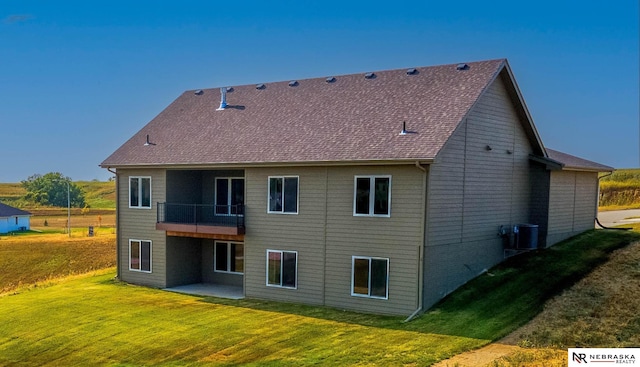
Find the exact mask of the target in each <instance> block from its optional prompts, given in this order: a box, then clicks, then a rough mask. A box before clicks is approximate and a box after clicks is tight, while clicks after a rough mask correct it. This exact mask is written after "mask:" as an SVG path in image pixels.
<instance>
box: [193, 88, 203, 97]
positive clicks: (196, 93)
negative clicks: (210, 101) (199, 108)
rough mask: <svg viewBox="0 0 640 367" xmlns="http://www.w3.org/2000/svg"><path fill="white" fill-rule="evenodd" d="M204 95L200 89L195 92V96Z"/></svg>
mask: <svg viewBox="0 0 640 367" xmlns="http://www.w3.org/2000/svg"><path fill="white" fill-rule="evenodd" d="M202 93H204V92H203V91H202V89H198V90H197V91H195V92H193V94H195V95H196V96H201V95H202Z"/></svg>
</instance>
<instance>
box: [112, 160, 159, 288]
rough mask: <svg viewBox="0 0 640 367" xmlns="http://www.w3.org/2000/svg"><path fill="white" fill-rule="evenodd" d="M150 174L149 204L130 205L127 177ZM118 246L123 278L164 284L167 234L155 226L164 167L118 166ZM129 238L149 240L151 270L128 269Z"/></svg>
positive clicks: (119, 264)
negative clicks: (122, 167)
mask: <svg viewBox="0 0 640 367" xmlns="http://www.w3.org/2000/svg"><path fill="white" fill-rule="evenodd" d="M131 176H143V177H151V208H150V209H147V208H144V209H143V208H140V209H138V208H129V177H131ZM118 177H119V179H118V184H119V187H118V194H119V197H118V217H119V218H118V219H119V221H118V246H120V258H119V259H118V260H119V261H118V266H119V267H120V276H121V278H122V280H124V281H126V282H131V283H136V284H142V285H148V286H152V287H165V286H166V276H165V274H166V264H165V259H166V236H165V234H164V232H163V231H158V230H156V229H155V225H156V220H157V218H156V216H157V203H158V202H164V201H165V192H166V189H165V170H163V169H156V170H134V169H118ZM129 239H136V240H150V241H152V254H151V266H152V268H151V271H152V272H151V273H142V272H137V271H130V270H129Z"/></svg>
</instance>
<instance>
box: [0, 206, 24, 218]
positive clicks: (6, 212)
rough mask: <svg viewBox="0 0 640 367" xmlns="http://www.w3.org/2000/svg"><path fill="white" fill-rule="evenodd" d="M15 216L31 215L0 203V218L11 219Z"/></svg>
mask: <svg viewBox="0 0 640 367" xmlns="http://www.w3.org/2000/svg"><path fill="white" fill-rule="evenodd" d="M17 215H31V213H29V212H27V211H24V210H21V209H18V208H14V207H12V206H9V205H7V204H3V203H0V218H6V217H13V216H17Z"/></svg>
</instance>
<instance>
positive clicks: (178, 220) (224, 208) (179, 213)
mask: <svg viewBox="0 0 640 367" xmlns="http://www.w3.org/2000/svg"><path fill="white" fill-rule="evenodd" d="M158 223H169V224H185V225H195V226H213V227H235V228H237V229H239V230H242V232H244V205H210V204H173V203H158Z"/></svg>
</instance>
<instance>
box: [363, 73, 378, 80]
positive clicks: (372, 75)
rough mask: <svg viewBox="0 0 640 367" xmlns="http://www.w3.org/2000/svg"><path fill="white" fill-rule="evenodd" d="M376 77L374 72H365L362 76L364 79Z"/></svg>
mask: <svg viewBox="0 0 640 367" xmlns="http://www.w3.org/2000/svg"><path fill="white" fill-rule="evenodd" d="M375 77H376V74H374V73H366V74H364V78H365V79H374V78H375Z"/></svg>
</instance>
